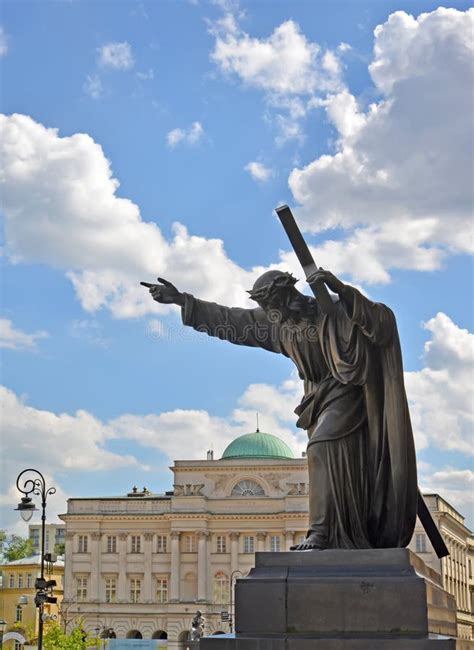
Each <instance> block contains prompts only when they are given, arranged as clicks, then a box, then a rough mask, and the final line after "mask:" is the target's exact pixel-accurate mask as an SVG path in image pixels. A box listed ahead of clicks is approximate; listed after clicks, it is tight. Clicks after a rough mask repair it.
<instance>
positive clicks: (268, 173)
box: [244, 160, 273, 183]
mask: <svg viewBox="0 0 474 650" xmlns="http://www.w3.org/2000/svg"><path fill="white" fill-rule="evenodd" d="M244 169H245V171H247V172H248V173H249V174H250V176H251V177H252V178H253V179H254V181H259V182H260V183H264V182H265V181H268V180H269V179H270V178H271V177H272V176H273V170H272V169H270V168H269V167H266V166H265V165H264V164H263V163H261V162H258V161H256V160H254V161H252V162H249V163H248V164H247V165H245V167H244Z"/></svg>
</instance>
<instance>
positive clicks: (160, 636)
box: [151, 630, 168, 639]
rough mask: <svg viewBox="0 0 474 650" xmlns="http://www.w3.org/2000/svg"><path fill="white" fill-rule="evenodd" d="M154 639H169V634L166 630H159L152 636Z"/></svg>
mask: <svg viewBox="0 0 474 650" xmlns="http://www.w3.org/2000/svg"><path fill="white" fill-rule="evenodd" d="M151 638H152V639H167V638H168V633H167V632H165V631H164V630H157V631H156V632H153V634H152V635H151Z"/></svg>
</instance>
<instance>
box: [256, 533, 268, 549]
mask: <svg viewBox="0 0 474 650" xmlns="http://www.w3.org/2000/svg"><path fill="white" fill-rule="evenodd" d="M266 538H267V533H257V552H258V553H261V552H262V551H264V550H265V540H266Z"/></svg>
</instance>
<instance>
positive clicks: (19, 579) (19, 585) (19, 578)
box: [18, 573, 23, 589]
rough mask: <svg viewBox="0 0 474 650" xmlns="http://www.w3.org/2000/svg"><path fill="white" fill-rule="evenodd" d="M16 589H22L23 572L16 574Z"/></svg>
mask: <svg viewBox="0 0 474 650" xmlns="http://www.w3.org/2000/svg"><path fill="white" fill-rule="evenodd" d="M18 589H23V574H22V573H19V574H18Z"/></svg>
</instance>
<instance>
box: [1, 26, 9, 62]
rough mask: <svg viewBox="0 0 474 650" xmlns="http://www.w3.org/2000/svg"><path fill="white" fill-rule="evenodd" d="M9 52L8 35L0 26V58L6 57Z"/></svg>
mask: <svg viewBox="0 0 474 650" xmlns="http://www.w3.org/2000/svg"><path fill="white" fill-rule="evenodd" d="M7 52H8V35H7V33H6V31H5V28H4V27H3V25H0V56H5V55H6V54H7Z"/></svg>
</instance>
